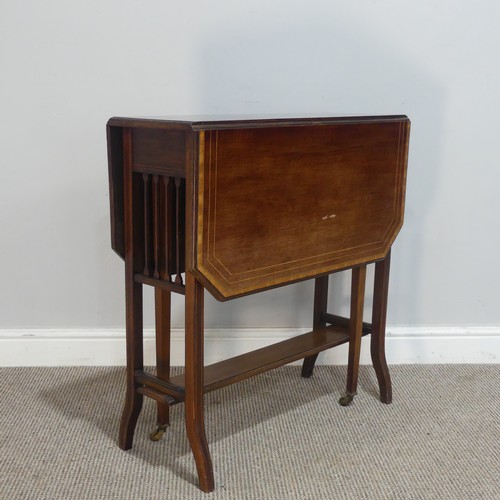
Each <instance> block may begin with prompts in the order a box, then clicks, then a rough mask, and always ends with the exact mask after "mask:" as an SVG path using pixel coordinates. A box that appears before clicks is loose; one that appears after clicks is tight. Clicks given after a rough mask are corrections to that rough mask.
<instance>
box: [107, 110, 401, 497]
mask: <svg viewBox="0 0 500 500" xmlns="http://www.w3.org/2000/svg"><path fill="white" fill-rule="evenodd" d="M409 127H410V123H409V120H408V119H407V118H406V117H405V116H384V117H333V118H332V117H319V118H318V117H312V118H299V119H296V118H290V117H282V118H275V119H258V118H238V119H207V118H204V117H186V118H183V119H174V118H168V117H167V118H163V119H138V118H112V119H111V120H110V121H109V122H108V127H107V134H108V157H109V184H110V203H111V235H112V247H113V249H114V250H115V251H116V252H117V253H118V254H119V255H120V256H121V257H122V258H124V260H125V290H126V294H125V295H126V330H127V387H126V397H125V406H124V410H123V414H122V419H121V424H120V433H119V444H120V447H122V448H123V449H129V448H130V447H131V446H132V440H133V435H134V429H135V425H136V423H137V419H138V416H139V413H140V411H141V407H142V402H143V397H144V396H147V397H150V398H152V399H153V400H155V401H156V403H157V420H158V428H157V431H155V432H153V433H152V434H151V439H153V440H157V439H159V438H161V436H162V435H163V433H164V431H165V428H166V426H167V425H168V421H169V407H170V406H172V405H175V404H179V403H185V425H186V430H187V435H188V439H189V443H190V446H191V449H192V452H193V456H194V459H195V463H196V467H197V471H198V477H199V486H200V488H201V489H202V490H203V491H206V492H209V491H213V489H214V474H213V467H212V460H211V457H210V451H209V448H208V442H207V438H206V433H205V422H204V405H203V395H204V394H205V393H207V392H210V391H213V390H215V389H219V388H221V387H224V386H226V385H229V384H233V383H235V382H238V381H241V380H244V379H247V378H249V377H252V376H255V375H257V374H259V373H263V372H265V371H268V370H272V369H274V368H277V367H279V366H282V365H284V364H287V363H291V362H293V361H297V360H299V359H304V363H303V366H302V376H304V377H311V376H312V375H313V368H314V364H315V362H316V359H317V356H318V353H320V352H321V351H323V350H326V349H329V348H332V347H335V346H338V345H340V344H343V343H347V342H348V343H349V356H348V374H347V381H346V394H345V395H344V396H343V398H341V400H340V403H341V404H345V405H347V404H349V403H350V402H351V401H352V398H353V396H354V394H355V393H356V389H357V382H358V371H359V356H360V348H361V337H362V336H363V335H367V334H371V335H372V338H371V356H372V360H373V366H374V368H375V371H376V374H377V379H378V382H379V386H380V398H381V401H383V402H385V403H388V402H390V401H391V398H392V393H391V380H390V377H389V372H388V368H387V362H386V359H385V350H384V342H385V324H386V308H387V296H388V282H389V260H390V247H391V244H392V242H393V240H394V238H395V237H396V234H397V232H398V231H399V229H400V227H401V224H402V221H403V210H404V192H405V179H406V163H407V151H408V139H409ZM373 262H375V284H374V286H375V291H374V302H373V317H372V323H371V324H370V323H364V322H363V317H362V313H363V301H364V286H365V278H366V265H367V264H369V263H373ZM342 269H352V290H351V314H350V317H349V318H343V317H340V316H337V315H334V314H331V313H328V311H327V309H328V282H329V275H331V274H332V273H334V272H336V271H339V270H342ZM308 278H315V292H314V311H313V328H312V331H310V332H308V333H305V334H303V335H299V336H297V337H295V338H292V339H288V340H285V341H283V342H279V343H276V344H274V345H272V346H268V347H265V348H262V349H258V350H256V351H253V352H249V353H245V354H242V355H240V356H236V357H233V358H231V359H226V360H224V361H220V362H218V363H215V364H212V365H209V366H207V367H205V366H204V362H203V348H204V340H203V336H204V331H203V330H204V327H203V307H204V289H205V288H206V289H208V290H209V291H210V292H211V293H212V295H214V296H215V297H216V298H217V299H218V300H228V299H232V298H235V297H239V296H243V295H248V294H250V293H256V292H259V291H261V290H264V289H269V288H273V287H277V286H282V285H285V284H288V283H292V282H296V281H300V280H303V279H308ZM144 284H146V285H150V286H153V287H154V288H155V320H156V354H157V370H156V375H153V374H150V373H147V372H145V371H144V367H143V347H142V341H143V332H142V329H143V326H142V323H143V321H142V314H143V312H142V286H143V285H144ZM172 292H174V293H179V294H184V295H185V296H186V302H185V304H186V349H185V373H184V374H182V375H179V376H175V377H171V376H170V312H171V311H170V309H171V293H172Z"/></svg>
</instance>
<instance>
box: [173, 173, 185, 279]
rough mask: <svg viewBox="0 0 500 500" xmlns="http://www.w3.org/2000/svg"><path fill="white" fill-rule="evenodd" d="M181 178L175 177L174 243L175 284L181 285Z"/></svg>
mask: <svg viewBox="0 0 500 500" xmlns="http://www.w3.org/2000/svg"><path fill="white" fill-rule="evenodd" d="M181 184H182V179H181V178H180V177H176V178H175V236H176V237H175V243H176V249H175V250H176V252H175V257H176V262H175V283H176V284H177V285H182V275H181V252H183V251H184V249H183V248H181V239H182V235H181V232H182V216H183V210H182V193H181Z"/></svg>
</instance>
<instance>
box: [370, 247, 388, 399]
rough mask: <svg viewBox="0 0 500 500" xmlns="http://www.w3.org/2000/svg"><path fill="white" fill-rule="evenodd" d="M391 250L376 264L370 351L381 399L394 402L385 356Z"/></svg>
mask: <svg viewBox="0 0 500 500" xmlns="http://www.w3.org/2000/svg"><path fill="white" fill-rule="evenodd" d="M390 264H391V252H390V251H389V253H388V254H387V255H386V257H385V259H384V260H382V261H380V262H377V263H376V264H375V280H374V292H373V317H372V331H371V334H372V335H371V346H370V352H371V357H372V363H373V368H374V369H375V373H376V374H377V380H378V384H379V388H380V401H382V403H386V404H389V403H391V402H392V385H391V376H390V375H389V368H388V367H387V361H386V358H385V323H386V318H387V297H388V294H389V269H390Z"/></svg>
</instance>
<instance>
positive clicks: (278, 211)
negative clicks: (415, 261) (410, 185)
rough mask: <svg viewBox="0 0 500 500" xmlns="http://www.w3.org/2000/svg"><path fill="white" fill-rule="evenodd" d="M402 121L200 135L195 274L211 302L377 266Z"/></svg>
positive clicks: (401, 170)
mask: <svg viewBox="0 0 500 500" xmlns="http://www.w3.org/2000/svg"><path fill="white" fill-rule="evenodd" d="M408 136H409V120H408V119H407V118H406V117H402V118H400V119H394V118H392V119H390V120H384V119H380V120H379V121H377V120H374V121H369V122H359V123H358V122H352V121H350V122H347V123H333V124H326V125H314V124H312V125H309V126H285V127H270V128H246V129H221V130H207V131H201V132H200V140H199V143H200V147H199V172H198V199H197V215H198V217H197V222H198V228H197V233H196V236H197V241H196V256H197V260H196V272H197V274H198V277H199V278H200V280H201V281H202V282H203V284H204V285H205V286H206V287H207V288H208V289H209V290H210V292H211V293H212V294H213V295H214V296H215V297H216V298H217V299H219V300H227V299H229V298H234V297H238V296H241V295H246V294H249V293H254V292H258V291H261V290H264V289H267V288H271V287H274V286H279V285H282V284H285V283H290V282H293V281H298V280H301V279H306V278H310V277H314V276H319V275H322V274H327V273H331V272H333V271H336V270H339V269H343V268H348V267H352V266H355V265H359V264H361V263H367V262H372V261H376V260H379V259H382V258H383V257H384V256H385V255H386V254H387V252H388V250H389V248H390V246H391V244H392V242H393V241H394V239H395V237H396V235H397V233H398V232H399V229H400V228H401V226H402V223H403V211H404V194H405V179H406V162H407V150H408Z"/></svg>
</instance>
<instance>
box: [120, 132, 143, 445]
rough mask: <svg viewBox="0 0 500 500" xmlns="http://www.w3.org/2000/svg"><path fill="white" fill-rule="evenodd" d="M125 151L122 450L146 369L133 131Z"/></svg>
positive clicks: (138, 409) (127, 136)
mask: <svg viewBox="0 0 500 500" xmlns="http://www.w3.org/2000/svg"><path fill="white" fill-rule="evenodd" d="M123 152H124V185H123V187H124V199H125V206H124V208H125V213H124V220H125V328H126V337H127V338H126V341H127V347H126V349H127V392H126V395H125V407H124V408H123V413H122V419H121V422H120V432H119V437H118V444H119V446H120V448H122V449H123V450H128V449H130V448H131V447H132V441H133V439H134V430H135V426H136V424H137V419H138V418H139V414H140V412H141V409H142V402H143V399H144V397H143V395H142V394H139V393H138V392H137V384H136V382H135V372H136V370H142V369H143V368H144V361H143V320H142V284H141V283H136V282H135V280H134V272H135V269H136V267H137V266H138V262H137V257H136V254H138V238H137V235H136V233H135V231H136V229H135V228H136V227H137V225H136V224H135V222H136V221H135V220H134V219H136V218H137V217H138V215H137V213H136V212H135V211H134V206H135V205H139V204H140V202H139V187H138V185H137V184H136V183H134V180H133V173H132V133H131V131H130V129H125V130H124V132H123Z"/></svg>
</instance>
